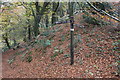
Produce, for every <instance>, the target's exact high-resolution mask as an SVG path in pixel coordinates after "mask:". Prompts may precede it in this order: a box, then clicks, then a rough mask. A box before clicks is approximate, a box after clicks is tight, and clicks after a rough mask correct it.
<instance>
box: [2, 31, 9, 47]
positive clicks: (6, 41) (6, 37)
mask: <svg viewBox="0 0 120 80" xmlns="http://www.w3.org/2000/svg"><path fill="white" fill-rule="evenodd" d="M3 39H4V40H5V43H6V45H7V47H8V48H9V49H10V48H11V47H10V44H9V41H8V35H7V33H6V34H5V35H3Z"/></svg>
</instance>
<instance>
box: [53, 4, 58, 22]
mask: <svg viewBox="0 0 120 80" xmlns="http://www.w3.org/2000/svg"><path fill="white" fill-rule="evenodd" d="M58 6H59V2H58V3H56V2H53V7H52V12H53V13H52V24H54V23H55V22H56V21H57V19H58V17H57V10H58Z"/></svg>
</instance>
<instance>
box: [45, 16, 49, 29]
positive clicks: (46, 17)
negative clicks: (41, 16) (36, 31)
mask: <svg viewBox="0 0 120 80" xmlns="http://www.w3.org/2000/svg"><path fill="white" fill-rule="evenodd" d="M45 20H46V27H48V24H49V19H48V15H46V16H45Z"/></svg>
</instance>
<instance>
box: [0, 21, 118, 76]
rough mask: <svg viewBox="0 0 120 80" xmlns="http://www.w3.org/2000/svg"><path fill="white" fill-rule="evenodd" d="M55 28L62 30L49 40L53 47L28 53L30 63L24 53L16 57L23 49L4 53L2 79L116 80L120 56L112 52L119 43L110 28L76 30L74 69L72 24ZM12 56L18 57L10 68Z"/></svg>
mask: <svg viewBox="0 0 120 80" xmlns="http://www.w3.org/2000/svg"><path fill="white" fill-rule="evenodd" d="M75 23H76V24H77V23H78V22H75ZM81 25H84V24H82V23H81ZM53 28H54V29H56V28H59V30H58V31H57V32H55V33H54V34H52V35H50V36H49V37H48V38H47V39H49V40H51V45H50V46H47V47H46V48H43V47H39V46H38V45H35V46H34V47H33V48H31V49H30V50H29V51H28V54H27V56H31V58H32V61H31V62H27V61H26V59H24V60H22V56H24V53H22V54H20V55H17V54H16V53H17V52H18V51H22V50H24V48H19V49H17V50H12V49H10V50H8V51H6V52H4V53H3V55H2V64H3V65H2V76H3V78H117V77H116V76H115V72H116V71H117V67H116V66H117V65H118V64H117V62H116V60H117V59H118V58H117V56H119V54H118V52H117V51H115V50H113V49H114V47H116V46H115V45H113V43H114V42H116V41H117V39H115V38H114V37H115V36H114V35H113V33H110V32H108V29H110V28H112V27H111V26H104V27H98V26H93V25H90V27H88V26H86V25H84V27H75V36H74V37H75V39H74V40H75V46H74V47H75V48H74V65H70V55H69V54H70V48H69V43H70V35H69V33H70V32H69V30H70V28H69V24H59V25H56V26H54V27H53ZM53 35H54V36H53ZM51 37H52V38H51ZM42 38H43V37H40V38H39V40H40V39H42ZM13 54H16V55H17V56H16V57H15V60H14V61H13V62H12V63H11V64H10V63H9V62H10V61H8V60H9V59H10V58H13ZM29 58H30V57H29Z"/></svg>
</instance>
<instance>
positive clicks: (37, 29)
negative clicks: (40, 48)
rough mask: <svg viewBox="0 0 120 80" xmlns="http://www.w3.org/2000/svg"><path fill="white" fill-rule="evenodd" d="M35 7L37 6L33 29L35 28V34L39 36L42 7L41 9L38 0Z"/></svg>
mask: <svg viewBox="0 0 120 80" xmlns="http://www.w3.org/2000/svg"><path fill="white" fill-rule="evenodd" d="M35 8H36V16H35V21H34V27H33V29H34V35H35V36H38V34H39V22H40V15H39V13H40V11H39V10H40V9H39V2H38V1H36V2H35Z"/></svg>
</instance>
